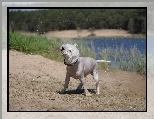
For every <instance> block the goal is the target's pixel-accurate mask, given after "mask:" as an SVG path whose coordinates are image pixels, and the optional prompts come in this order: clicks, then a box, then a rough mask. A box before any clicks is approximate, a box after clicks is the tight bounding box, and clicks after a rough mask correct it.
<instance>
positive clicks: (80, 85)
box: [76, 82, 83, 90]
mask: <svg viewBox="0 0 154 119" xmlns="http://www.w3.org/2000/svg"><path fill="white" fill-rule="evenodd" d="M82 86H83V84H82V82H81V83H80V84H79V85H78V87H77V89H76V90H81V88H82Z"/></svg>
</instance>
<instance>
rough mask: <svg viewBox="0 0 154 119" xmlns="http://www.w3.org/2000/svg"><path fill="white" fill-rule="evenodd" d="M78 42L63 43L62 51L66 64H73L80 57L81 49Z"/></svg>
mask: <svg viewBox="0 0 154 119" xmlns="http://www.w3.org/2000/svg"><path fill="white" fill-rule="evenodd" d="M76 46H77V44H74V45H72V44H63V45H62V46H61V47H60V52H61V54H62V55H63V57H64V64H66V65H73V64H74V63H75V62H76V61H77V60H78V58H79V50H78V49H77V47H76Z"/></svg>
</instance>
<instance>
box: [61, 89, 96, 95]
mask: <svg viewBox="0 0 154 119" xmlns="http://www.w3.org/2000/svg"><path fill="white" fill-rule="evenodd" d="M88 91H89V92H90V93H91V94H95V93H96V92H95V90H94V89H88ZM58 93H59V94H62V93H61V92H60V91H59V92H58ZM83 93H84V89H81V90H67V91H66V92H65V94H83Z"/></svg>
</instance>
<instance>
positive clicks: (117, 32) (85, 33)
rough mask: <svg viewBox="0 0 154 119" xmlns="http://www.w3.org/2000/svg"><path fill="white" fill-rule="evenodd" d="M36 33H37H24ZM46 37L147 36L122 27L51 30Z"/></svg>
mask: <svg viewBox="0 0 154 119" xmlns="http://www.w3.org/2000/svg"><path fill="white" fill-rule="evenodd" d="M24 34H31V35H36V34H37V33H27V32H26V33H24ZM43 35H44V36H46V37H57V38H63V39H74V38H87V37H101V38H145V37H146V36H145V35H144V34H134V35H132V34H130V33H128V31H126V30H121V29H99V30H94V31H93V32H91V31H89V30H80V31H77V30H63V31H50V32H47V33H44V34H43Z"/></svg>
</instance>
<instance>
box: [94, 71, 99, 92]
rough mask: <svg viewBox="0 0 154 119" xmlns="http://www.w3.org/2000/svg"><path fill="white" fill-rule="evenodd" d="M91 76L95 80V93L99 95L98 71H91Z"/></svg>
mask: <svg viewBox="0 0 154 119" xmlns="http://www.w3.org/2000/svg"><path fill="white" fill-rule="evenodd" d="M93 78H94V80H95V82H96V94H97V95H99V94H100V91H99V79H98V71H96V70H94V71H93Z"/></svg>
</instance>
